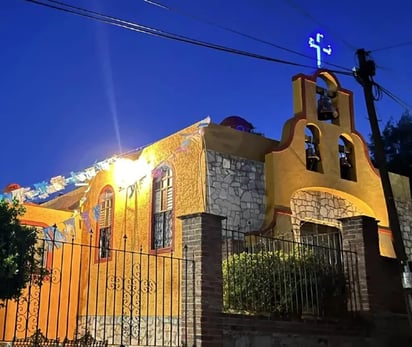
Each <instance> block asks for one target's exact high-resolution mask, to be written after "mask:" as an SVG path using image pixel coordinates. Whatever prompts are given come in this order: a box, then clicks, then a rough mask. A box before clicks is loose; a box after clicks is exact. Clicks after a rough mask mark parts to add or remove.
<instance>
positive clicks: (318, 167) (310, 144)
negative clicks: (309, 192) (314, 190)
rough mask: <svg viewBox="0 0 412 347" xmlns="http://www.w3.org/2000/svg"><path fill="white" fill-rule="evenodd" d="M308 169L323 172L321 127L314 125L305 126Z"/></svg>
mask: <svg viewBox="0 0 412 347" xmlns="http://www.w3.org/2000/svg"><path fill="white" fill-rule="evenodd" d="M305 153H306V169H307V170H310V171H316V172H323V169H322V161H321V157H320V151H319V129H318V128H317V127H315V126H313V125H308V126H306V128H305Z"/></svg>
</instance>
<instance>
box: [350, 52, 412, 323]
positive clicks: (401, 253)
mask: <svg viewBox="0 0 412 347" xmlns="http://www.w3.org/2000/svg"><path fill="white" fill-rule="evenodd" d="M356 54H357V56H358V61H359V67H358V68H355V69H354V76H355V78H356V80H357V81H358V82H359V84H360V85H361V86H362V87H363V91H364V95H365V102H366V108H367V111H368V115H369V122H370V125H371V130H372V138H373V142H374V145H375V150H374V152H375V153H374V154H375V161H376V164H377V166H378V169H379V173H380V177H381V181H382V188H383V194H384V196H385V202H386V208H387V211H388V217H389V226H390V229H391V231H392V235H393V240H394V247H395V253H396V257H397V259H398V261H399V262H400V264H399V265H400V272H401V276H402V287H403V288H404V293H405V300H406V306H407V312H408V317H409V323H410V324H411V327H412V317H411V289H412V277H411V272H410V269H409V264H408V257H407V255H406V253H405V246H404V243H403V238H402V231H401V227H400V224H399V218H398V211H397V209H396V205H395V199H394V197H393V191H392V186H391V182H390V179H389V172H388V169H387V165H386V155H385V149H384V146H383V141H382V136H381V132H380V129H379V123H378V118H377V116H376V110H375V103H374V97H373V86H374V85H375V82H374V81H373V76H374V75H375V71H376V66H375V62H374V61H373V60H371V59H370V58H368V55H369V54H368V52H366V51H365V50H364V49H358V50H357V51H356Z"/></svg>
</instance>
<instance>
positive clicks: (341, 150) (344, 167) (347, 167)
mask: <svg viewBox="0 0 412 347" xmlns="http://www.w3.org/2000/svg"><path fill="white" fill-rule="evenodd" d="M338 154H339V166H340V177H341V178H343V179H345V180H350V181H356V170H355V152H354V146H353V144H352V142H351V141H349V140H348V139H347V138H346V137H344V136H343V135H341V136H339V143H338Z"/></svg>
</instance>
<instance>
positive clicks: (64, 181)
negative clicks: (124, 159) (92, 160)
mask: <svg viewBox="0 0 412 347" xmlns="http://www.w3.org/2000/svg"><path fill="white" fill-rule="evenodd" d="M116 160H117V158H116V157H113V158H109V159H106V160H103V161H100V162H98V163H96V164H94V165H93V166H92V167H90V168H87V169H86V170H82V171H77V172H71V174H70V176H69V177H64V176H55V177H52V178H51V179H50V180H49V181H43V182H39V183H35V184H34V185H33V187H20V188H17V189H14V190H12V191H10V192H7V193H2V194H0V200H6V201H12V200H13V199H16V200H18V201H19V202H25V201H34V200H38V199H46V198H48V197H49V196H50V195H51V194H54V193H56V192H59V191H62V190H64V189H66V187H67V186H68V185H70V184H74V185H87V182H88V181H90V179H92V178H93V177H94V176H96V175H97V173H98V172H100V171H104V170H108V169H109V167H110V165H111V164H113V163H114V162H115V161H116Z"/></svg>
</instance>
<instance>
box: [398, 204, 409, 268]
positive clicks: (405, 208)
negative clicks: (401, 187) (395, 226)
mask: <svg viewBox="0 0 412 347" xmlns="http://www.w3.org/2000/svg"><path fill="white" fill-rule="evenodd" d="M395 204H396V209H397V210H398V217H399V224H400V227H401V230H402V237H403V243H404V246H405V252H406V255H407V257H408V259H409V260H412V201H410V200H409V201H402V200H396V201H395Z"/></svg>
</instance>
